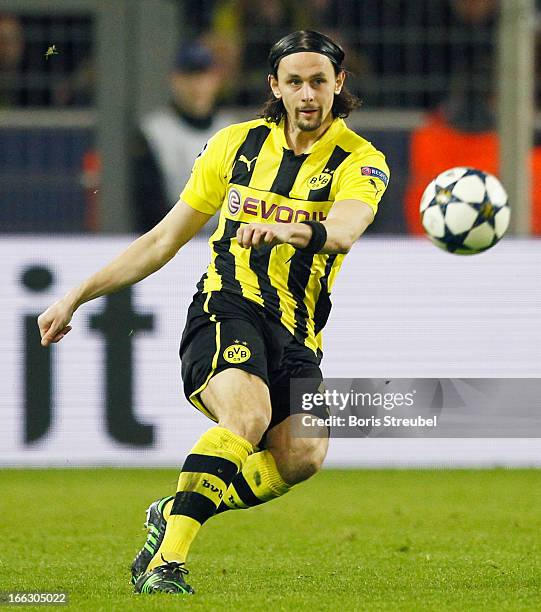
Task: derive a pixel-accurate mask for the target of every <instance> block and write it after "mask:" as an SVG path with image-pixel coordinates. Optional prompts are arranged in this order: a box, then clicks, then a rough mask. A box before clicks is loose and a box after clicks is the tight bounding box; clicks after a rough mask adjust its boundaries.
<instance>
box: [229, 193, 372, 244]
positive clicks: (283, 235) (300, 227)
mask: <svg viewBox="0 0 541 612" xmlns="http://www.w3.org/2000/svg"><path fill="white" fill-rule="evenodd" d="M373 220H374V210H373V208H372V207H371V206H369V205H368V204H366V203H365V202H361V201H360V200H342V201H340V202H335V203H334V205H333V207H332V209H331V211H330V212H329V215H328V216H327V219H326V220H325V221H323V222H322V225H323V226H324V227H325V230H326V231H327V240H326V241H325V244H324V245H323V248H322V249H321V250H320V251H319V252H320V253H347V252H349V250H350V249H351V247H352V246H353V244H354V243H355V241H356V240H357V239H358V238H359V236H361V235H362V233H363V232H364V231H365V230H366V228H367V227H368V226H369V225H370V223H372V221H373ZM312 231H313V230H312V228H311V227H310V226H309V225H307V224H306V223H248V224H246V225H243V226H241V227H240V228H239V230H238V232H237V239H238V241H239V244H240V245H241V246H243V247H244V248H246V249H248V248H250V247H255V248H261V247H262V246H265V245H268V246H275V245H277V244H290V245H291V246H293V247H295V248H296V249H303V248H304V247H306V246H307V245H308V243H309V242H310V238H311V237H312Z"/></svg>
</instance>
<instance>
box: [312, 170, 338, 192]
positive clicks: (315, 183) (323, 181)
mask: <svg viewBox="0 0 541 612" xmlns="http://www.w3.org/2000/svg"><path fill="white" fill-rule="evenodd" d="M331 179H332V174H329V173H328V172H322V173H321V174H315V175H314V176H311V177H310V178H309V179H308V183H307V185H308V187H309V189H323V187H326V186H327V185H328V184H329V181H330V180H331Z"/></svg>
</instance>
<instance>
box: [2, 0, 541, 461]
mask: <svg viewBox="0 0 541 612" xmlns="http://www.w3.org/2000/svg"><path fill="white" fill-rule="evenodd" d="M298 29H317V30H319V31H322V32H324V33H326V34H328V35H330V36H331V37H333V38H335V39H336V40H338V41H339V42H340V43H341V44H342V45H343V46H344V48H345V50H346V62H345V65H346V68H347V69H348V77H347V85H348V87H349V88H350V90H351V91H353V92H354V93H355V94H357V95H358V96H359V97H360V98H361V99H362V100H363V104H362V106H361V108H360V109H359V110H358V111H356V112H355V113H354V114H353V115H352V116H351V117H350V118H349V120H348V124H349V126H350V127H351V128H353V129H355V130H356V131H358V132H359V133H360V134H362V135H363V136H364V137H365V138H367V139H368V140H370V141H372V142H373V143H374V145H375V146H376V147H377V148H378V149H380V150H382V151H383V152H384V153H385V154H386V156H387V160H388V162H389V166H390V167H391V170H392V180H391V183H390V187H389V189H388V190H387V192H386V194H385V196H384V198H383V200H382V203H381V205H380V211H379V213H378V215H377V217H376V220H375V222H374V224H373V226H371V228H370V230H369V232H368V233H367V237H366V239H365V238H364V237H363V240H362V241H360V243H359V245H358V247H356V249H354V250H353V251H352V253H351V254H350V255H349V256H348V259H347V261H346V264H345V266H344V272H343V273H342V277H341V278H340V279H339V281H338V282H337V285H336V290H335V294H334V295H335V301H336V304H337V307H336V308H335V312H334V313H333V316H332V317H331V321H330V323H329V326H328V332H327V336H326V337H327V344H326V358H325V362H324V364H325V366H326V370H325V371H326V374H327V375H328V376H335V377H338V376H353V377H355V376H357V377H360V376H363V377H391V376H398V377H403V378H404V377H417V378H420V377H427V376H428V377H450V376H454V377H472V376H473V377H476V376H477V377H506V376H507V377H538V376H539V367H540V366H541V336H540V333H541V331H540V330H541V306H540V304H541V282H540V281H541V266H540V265H539V262H540V255H541V241H540V240H539V236H541V185H540V184H539V181H540V180H541V115H540V109H541V89H540V85H539V83H540V82H541V81H540V79H539V78H538V76H539V72H540V71H541V63H540V61H541V53H540V52H541V0H505V1H498V0H415V1H413V0H221V1H220V0H115V1H114V2H111V1H107V0H50V1H49V0H0V234H1V235H2V240H0V257H1V258H2V262H3V265H2V266H0V286H1V287H2V311H1V312H2V316H3V321H4V323H5V326H6V334H5V337H4V339H3V348H4V350H3V351H2V355H3V357H2V361H1V363H2V377H3V382H4V391H5V392H4V393H3V394H2V395H1V396H0V409H1V414H2V415H3V416H2V423H1V424H2V427H0V447H1V448H2V456H1V457H0V462H2V463H4V464H29V465H33V464H38V465H41V464H59V465H65V464H66V462H67V463H68V464H69V463H70V462H73V463H74V464H81V465H82V464H104V463H112V464H116V463H120V464H149V463H150V464H171V463H173V464H175V463H176V462H177V458H178V457H179V456H181V455H182V452H183V451H185V450H187V449H188V448H189V446H190V444H191V443H192V441H193V439H194V436H195V435H196V434H197V432H199V431H202V430H203V429H205V428H206V427H207V421H206V420H205V419H204V418H203V417H201V416H200V415H198V414H197V413H195V411H194V410H193V409H191V408H190V407H189V406H188V405H185V404H186V402H185V401H184V399H183V398H182V397H181V385H180V380H179V375H178V360H177V356H176V352H177V345H178V339H179V337H180V332H181V330H182V326H183V323H184V316H185V311H186V307H187V305H188V304H189V300H190V296H191V294H192V293H193V291H194V284H195V282H196V281H197V280H198V278H199V277H200V275H201V273H202V272H203V270H204V266H205V265H206V263H207V261H208V253H207V247H206V245H205V243H204V240H202V239H201V240H199V239H196V240H194V241H193V244H192V243H190V245H188V247H186V249H187V251H186V254H185V255H182V256H179V257H177V258H175V260H174V261H173V262H172V263H171V264H170V265H169V266H167V267H166V268H165V269H164V270H163V271H161V272H159V273H158V274H157V275H155V276H153V277H151V278H150V279H148V281H145V283H142V284H141V285H138V286H137V287H135V288H133V289H128V290H126V291H124V292H121V293H120V294H117V295H116V296H110V297H109V298H106V299H100V300H96V301H94V302H92V303H91V304H88V305H87V306H85V307H84V308H83V309H81V314H79V313H78V314H77V317H79V318H78V319H77V325H76V327H75V328H74V330H73V332H72V333H71V335H70V337H68V338H67V340H65V341H64V342H63V343H62V345H59V346H58V347H51V348H50V349H41V347H40V346H39V337H38V333H37V326H36V317H37V315H38V314H39V312H40V311H41V310H43V309H44V308H46V307H47V306H48V305H49V304H50V302H51V301H53V300H54V299H56V298H57V297H58V296H59V295H61V294H62V293H63V292H64V291H67V290H68V289H69V288H70V287H71V286H73V285H74V284H75V283H78V282H80V281H81V280H82V278H84V277H85V276H86V275H88V274H90V273H92V272H93V271H95V270H96V269H97V267H99V266H100V265H102V264H104V263H105V262H106V261H107V260H108V259H109V258H111V257H112V256H114V255H115V254H116V253H118V252H119V250H120V249H121V248H124V247H125V246H126V245H127V244H128V243H129V241H130V240H131V239H133V236H134V235H137V234H139V233H142V232H144V231H146V230H148V229H149V228H150V227H152V226H153V225H154V224H155V223H156V222H157V221H159V219H161V218H162V217H163V215H164V214H166V212H167V211H168V210H169V208H170V207H171V206H172V205H173V204H174V203H175V201H176V199H177V197H178V194H179V193H180V191H181V190H182V188H183V185H184V183H185V181H186V179H187V177H188V175H189V172H190V169H191V167H192V164H193V161H194V159H195V158H196V156H197V154H198V153H199V152H200V150H201V149H202V147H203V146H204V143H205V142H206V140H207V139H208V138H209V137H210V136H211V135H212V134H213V133H215V132H216V130H218V129H219V128H221V127H222V126H224V125H227V124H229V123H232V122H235V121H241V120H245V119H251V118H254V117H255V116H257V113H258V111H259V109H260V107H261V106H262V103H263V101H264V100H265V98H266V96H267V80H266V75H267V73H268V69H267V65H266V58H267V54H268V51H269V48H270V46H271V45H272V44H273V43H274V42H275V41H276V40H278V39H279V38H280V37H282V36H283V35H285V34H287V33H289V32H291V31H293V30H298ZM457 165H469V166H474V167H478V168H480V169H482V170H485V171H488V172H492V173H494V174H496V175H498V176H499V177H500V178H501V179H502V181H503V183H504V185H505V187H506V189H507V191H508V193H509V197H510V203H511V206H512V211H513V214H512V228H511V231H510V234H511V237H506V239H504V240H503V241H502V243H501V244H500V245H498V246H497V247H496V248H495V249H494V251H491V252H490V253H489V254H485V255H480V256H476V257H475V258H464V257H462V258H461V257H453V256H450V255H449V254H447V253H443V252H439V251H438V252H436V251H437V249H435V248H434V247H433V246H432V245H430V244H429V243H428V241H427V240H425V239H422V238H420V237H419V236H417V235H418V234H420V233H421V226H420V221H419V214H418V207H419V200H420V196H421V194H422V192H423V190H424V188H425V186H426V185H427V184H428V183H429V181H430V180H431V179H432V178H433V177H434V176H435V175H437V174H438V173H439V172H441V171H443V170H445V169H447V168H449V167H452V166H457ZM209 231H210V227H207V228H205V229H204V232H203V233H204V234H206V237H208V233H209ZM203 237H204V238H205V236H203ZM361 243H362V244H361ZM352 337H354V338H357V341H355V342H352ZM179 403H181V404H183V409H182V410H179V407H178V404H179ZM533 437H535V436H533ZM459 442H460V441H456V440H455V441H453V443H454V444H455V445H454V446H453V444H452V443H451V442H449V443H448V444H442V443H441V442H440V441H438V440H434V439H433V440H424V441H422V443H421V442H420V441H419V440H416V439H412V440H401V441H398V440H387V441H385V440H379V441H378V440H372V441H370V443H369V444H364V445H363V446H362V447H360V446H359V445H355V444H353V445H350V446H348V447H347V448H346V447H345V446H344V447H340V445H335V446H334V447H333V449H334V450H333V449H331V455H330V462H331V464H332V463H333V462H334V463H335V464H355V465H365V464H374V463H375V464H378V465H379V464H389V463H391V464H396V463H398V464H403V463H410V464H415V465H418V464H434V463H444V464H448V463H459V464H460V463H473V464H491V465H494V464H497V465H506V464H509V465H511V464H513V465H516V464H521V465H525V464H526V465H530V464H532V463H534V464H541V456H540V454H539V448H538V445H537V441H534V440H532V441H530V442H531V444H530V446H528V444H527V443H526V441H525V440H521V441H520V442H519V443H516V444H513V443H512V442H513V441H512V440H507V441H504V440H499V442H498V443H496V441H494V440H492V441H491V440H488V441H486V442H485V443H483V444H479V443H474V442H468V441H467V440H462V441H461V442H460V444H459ZM378 443H379V446H378ZM399 443H400V444H401V446H400V447H398V446H397V444H399ZM422 444H424V445H425V446H423V445H422ZM457 444H459V446H457ZM390 445H392V448H391V446H390ZM340 448H342V450H340ZM141 449H143V450H144V451H145V453H147V454H141V452H140V451H141ZM397 449H398V452H397ZM423 449H424V450H423ZM134 450H135V451H137V453H134V452H132V451H134Z"/></svg>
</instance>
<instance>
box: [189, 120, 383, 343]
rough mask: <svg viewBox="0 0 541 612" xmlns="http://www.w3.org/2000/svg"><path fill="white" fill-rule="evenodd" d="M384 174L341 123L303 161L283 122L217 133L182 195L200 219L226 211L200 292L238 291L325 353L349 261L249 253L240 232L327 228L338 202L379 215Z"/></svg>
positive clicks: (369, 149) (287, 249)
mask: <svg viewBox="0 0 541 612" xmlns="http://www.w3.org/2000/svg"><path fill="white" fill-rule="evenodd" d="M388 177H389V169H388V167H387V164H386V163H385V157H384V156H383V154H382V153H380V152H379V151H378V150H377V149H375V148H374V147H373V146H372V144H370V143H369V142H368V141H366V140H365V139H364V138H362V137H361V136H359V135H357V134H356V133H355V132H353V131H352V130H350V129H349V128H348V127H347V126H346V124H345V123H344V121H343V120H342V119H335V120H334V121H333V123H332V124H331V125H330V127H329V128H328V129H327V131H326V132H325V133H324V134H323V135H322V136H321V138H319V139H318V140H317V141H316V142H315V143H314V144H313V145H312V147H311V148H310V149H309V150H308V151H307V152H306V153H303V154H302V155H295V153H294V152H293V151H292V150H291V149H290V148H289V146H288V144H287V140H286V136H285V132H284V120H282V122H281V123H280V124H275V123H270V122H267V121H265V120H264V119H256V120H254V121H248V122H245V123H237V124H234V125H231V126H229V127H227V128H224V129H223V130H220V131H219V132H218V133H217V134H216V135H215V136H213V137H212V138H211V139H210V140H209V142H208V143H207V145H206V146H205V148H204V149H203V151H202V153H201V155H200V156H199V157H198V158H197V160H196V162H195V164H194V168H193V171H192V174H191V177H190V179H189V181H188V183H187V184H186V187H185V189H184V191H183V192H182V193H181V195H180V198H181V199H182V200H183V201H185V202H186V203H187V204H188V205H190V206H191V207H192V208H194V209H196V210H199V211H201V212H204V213H208V214H213V213H215V212H216V211H217V210H218V209H221V210H220V218H219V223H218V227H217V229H216V231H215V232H214V233H213V234H212V236H211V237H210V239H209V245H210V248H211V262H210V264H209V266H208V268H207V271H206V273H205V274H204V275H203V277H202V278H201V280H200V282H199V284H198V285H197V288H198V291H200V292H203V293H209V292H212V291H231V292H234V293H238V294H241V295H243V296H244V297H245V298H247V299H249V300H252V301H254V302H256V303H257V304H260V305H261V306H263V307H264V308H265V309H266V310H267V311H268V313H269V316H272V317H275V318H276V319H278V320H280V321H281V323H282V324H283V325H284V326H285V327H286V328H287V329H288V330H289V331H290V332H291V333H292V334H293V335H294V336H295V338H297V340H298V341H299V342H301V343H302V344H305V345H306V346H308V347H310V348H311V349H312V350H313V351H314V352H318V351H320V350H321V348H322V345H321V334H320V332H321V329H322V328H323V327H324V325H325V323H326V322H327V318H328V316H329V312H330V309H331V301H330V292H331V289H332V286H333V283H334V280H335V278H336V274H337V272H338V270H339V269H340V266H341V264H342V260H343V258H344V255H337V254H316V255H312V254H308V253H303V252H301V251H299V250H297V249H295V248H294V247H292V246H291V245H289V244H281V245H278V246H276V247H274V248H272V249H270V248H262V249H243V248H241V247H240V245H239V244H238V243H237V240H236V233H237V229H238V228H239V227H240V225H241V224H242V223H251V222H256V223H295V222H297V223H298V222H301V221H305V220H309V219H312V220H316V221H323V220H324V219H325V218H326V217H327V214H328V213H329V210H330V209H331V207H332V206H333V203H334V202H337V201H340V200H348V199H354V200H361V201H362V202H365V203H366V204H368V205H370V206H371V207H372V208H373V210H374V213H375V212H376V210H377V207H378V203H379V200H380V199H381V196H382V195H383V192H384V191H385V188H386V187H387V183H388Z"/></svg>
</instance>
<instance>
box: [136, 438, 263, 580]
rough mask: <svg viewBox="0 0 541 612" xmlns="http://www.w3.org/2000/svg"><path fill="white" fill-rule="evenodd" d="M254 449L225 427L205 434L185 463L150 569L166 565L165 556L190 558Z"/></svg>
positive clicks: (180, 558)
mask: <svg viewBox="0 0 541 612" xmlns="http://www.w3.org/2000/svg"><path fill="white" fill-rule="evenodd" d="M251 452H253V446H252V445H251V444H250V443H249V442H248V441H247V440H245V439H244V438H243V437H242V436H239V435H237V434H235V433H233V432H231V431H229V430H228V429H225V428H224V427H213V428H212V429H209V430H208V431H207V432H206V433H204V434H203V435H202V436H201V438H200V439H199V441H198V442H197V444H196V445H195V446H194V447H193V449H192V450H191V452H190V454H189V455H188V457H186V461H185V462H184V465H183V466H182V471H181V472H180V476H179V479H178V486H177V494H176V495H175V499H174V500H173V503H172V504H171V505H170V509H169V516H168V519H167V529H166V530H165V536H164V538H163V542H162V544H161V546H160V548H159V549H158V551H157V552H156V554H155V555H154V557H153V559H152V561H151V562H150V563H149V566H148V568H147V571H150V570H152V569H153V568H155V567H156V566H158V565H162V564H163V560H162V556H163V558H164V559H165V560H166V561H180V562H184V561H186V557H187V556H188V551H189V549H190V546H191V544H192V542H193V540H194V539H195V536H196V535H197V533H198V531H199V529H200V528H201V525H202V524H203V523H204V522H205V521H206V520H207V519H208V518H210V517H211V516H212V515H213V514H214V513H215V512H216V508H217V507H218V505H219V504H220V502H221V500H222V499H223V497H224V495H225V492H226V491H227V488H228V486H229V484H230V483H231V481H232V480H233V478H234V477H235V476H236V474H237V473H238V472H239V470H241V469H242V466H243V464H244V463H245V461H246V458H247V457H248V455H249V454H250V453H251Z"/></svg>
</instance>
